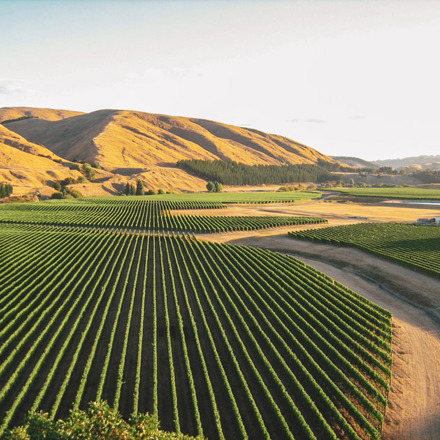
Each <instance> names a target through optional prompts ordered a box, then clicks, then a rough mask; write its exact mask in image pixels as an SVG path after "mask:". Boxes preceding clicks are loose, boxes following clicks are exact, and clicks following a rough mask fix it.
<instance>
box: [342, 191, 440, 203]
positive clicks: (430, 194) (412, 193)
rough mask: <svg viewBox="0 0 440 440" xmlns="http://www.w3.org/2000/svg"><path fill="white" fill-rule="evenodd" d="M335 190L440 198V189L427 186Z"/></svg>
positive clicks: (372, 195) (393, 197)
mask: <svg viewBox="0 0 440 440" xmlns="http://www.w3.org/2000/svg"><path fill="white" fill-rule="evenodd" d="M334 190H335V191H339V192H342V193H343V194H346V195H350V196H356V197H384V198H388V199H414V200H440V190H438V189H425V188H335V189H334Z"/></svg>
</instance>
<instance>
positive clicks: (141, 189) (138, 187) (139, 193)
mask: <svg viewBox="0 0 440 440" xmlns="http://www.w3.org/2000/svg"><path fill="white" fill-rule="evenodd" d="M144 194H145V191H144V184H143V183H142V180H138V181H137V182H136V195H137V196H143V195H144Z"/></svg>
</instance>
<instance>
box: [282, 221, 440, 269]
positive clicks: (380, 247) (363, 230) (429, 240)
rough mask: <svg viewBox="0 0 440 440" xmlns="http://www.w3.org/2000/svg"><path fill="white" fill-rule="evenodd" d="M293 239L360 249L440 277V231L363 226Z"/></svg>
mask: <svg viewBox="0 0 440 440" xmlns="http://www.w3.org/2000/svg"><path fill="white" fill-rule="evenodd" d="M289 234H290V235H291V236H292V237H294V238H304V239H310V240H317V241H323V242H325V243H334V244H339V245H353V246H356V247H360V248H362V249H364V250H366V251H368V252H371V253H373V254H376V255H380V256H381V257H384V258H387V259H390V260H393V261H396V262H398V263H401V264H405V265H407V266H410V267H412V268H415V269H418V270H422V271H424V272H427V273H429V274H431V275H434V276H440V227H436V226H419V225H408V224H399V223H386V224H384V223H362V224H358V225H347V226H335V227H329V228H324V229H316V230H308V231H295V232H290V233H289Z"/></svg>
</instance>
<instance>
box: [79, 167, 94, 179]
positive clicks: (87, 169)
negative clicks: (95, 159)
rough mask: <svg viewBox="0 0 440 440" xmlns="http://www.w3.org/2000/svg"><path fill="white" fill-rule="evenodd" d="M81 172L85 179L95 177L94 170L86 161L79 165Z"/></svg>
mask: <svg viewBox="0 0 440 440" xmlns="http://www.w3.org/2000/svg"><path fill="white" fill-rule="evenodd" d="M81 172H82V173H83V174H84V176H85V177H86V179H87V180H90V181H92V180H93V179H94V178H95V174H96V173H95V170H94V169H93V168H92V166H91V165H90V164H89V163H87V162H85V163H83V164H82V165H81Z"/></svg>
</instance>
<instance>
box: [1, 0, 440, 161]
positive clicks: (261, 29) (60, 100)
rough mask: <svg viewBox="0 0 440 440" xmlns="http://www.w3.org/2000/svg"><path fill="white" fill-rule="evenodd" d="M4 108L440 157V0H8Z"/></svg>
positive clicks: (383, 154) (334, 150)
mask: <svg viewBox="0 0 440 440" xmlns="http://www.w3.org/2000/svg"><path fill="white" fill-rule="evenodd" d="M0 37H1V46H0V107H5V106H33V107H51V108H64V109H71V110H81V111H93V110H97V109H102V108H119V109H127V110H141V111H146V112H152V113H165V114H171V115H180V116H193V117H201V118H206V119H214V120H218V121H221V122H226V123H231V124H235V125H241V126H249V127H253V128H257V129H260V130H263V131H267V132H271V133H277V134H282V135H285V136H288V137H290V138H292V139H295V140H297V141H299V142H302V143H305V144H307V145H310V146H312V147H314V148H316V149H318V150H319V151H322V152H323V153H326V154H330V155H349V156H359V157H362V158H365V159H381V158H394V157H404V156H413V155H418V154H440V129H439V126H440V61H439V57H438V45H439V42H440V1H423V0H414V1H409V0H397V1H387V0H382V1H373V0H369V1H356V0H352V1H349V0H345V1H332V0H327V1H232V0H229V1H227V0H225V1H202V0H200V1H184V0H180V1H178V0H175V1H171V2H168V1H157V2H155V1H141V0H138V1H105V0H100V1H98V0H97V1H86V0H82V1H55V0H52V1H39V0H34V1H22V0H14V1H8V0H0Z"/></svg>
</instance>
